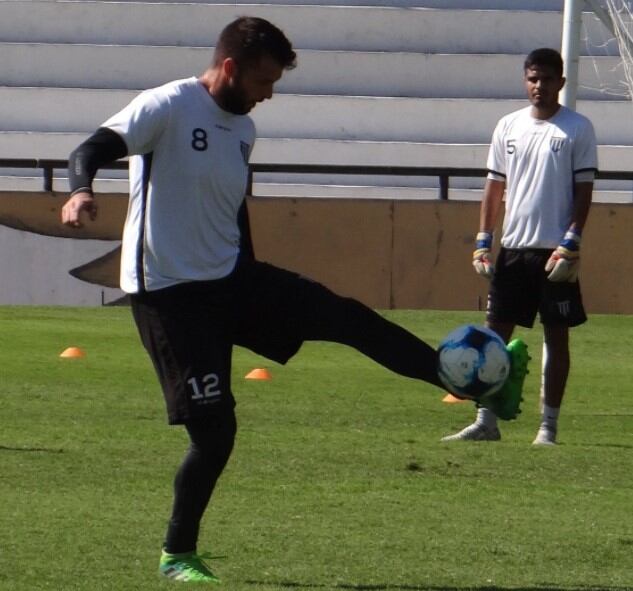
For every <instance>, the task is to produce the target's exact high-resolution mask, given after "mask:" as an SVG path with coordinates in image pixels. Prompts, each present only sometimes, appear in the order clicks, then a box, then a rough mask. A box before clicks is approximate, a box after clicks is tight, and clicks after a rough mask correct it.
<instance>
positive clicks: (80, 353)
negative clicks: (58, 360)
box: [59, 347, 86, 359]
mask: <svg viewBox="0 0 633 591" xmlns="http://www.w3.org/2000/svg"><path fill="white" fill-rule="evenodd" d="M59 356H60V357H65V358H67V359H73V358H74V359H76V358H78V357H85V356H86V353H85V352H84V350H83V349H80V348H79V347H68V349H64V350H63V351H62V352H61V353H60V355H59Z"/></svg>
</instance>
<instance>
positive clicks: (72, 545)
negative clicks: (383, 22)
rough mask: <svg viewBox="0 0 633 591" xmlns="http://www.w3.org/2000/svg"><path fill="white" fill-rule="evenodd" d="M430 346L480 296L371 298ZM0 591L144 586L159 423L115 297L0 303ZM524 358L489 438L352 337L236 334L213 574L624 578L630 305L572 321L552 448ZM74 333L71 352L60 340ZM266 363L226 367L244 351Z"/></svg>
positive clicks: (165, 468)
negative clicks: (279, 346)
mask: <svg viewBox="0 0 633 591" xmlns="http://www.w3.org/2000/svg"><path fill="white" fill-rule="evenodd" d="M387 315H388V316H389V317H390V318H392V319H394V320H395V321H397V322H399V323H401V324H403V325H405V326H406V327H407V328H409V329H410V330H411V331H413V332H415V333H416V334H418V335H420V336H422V337H423V338H425V339H426V340H428V341H429V342H430V343H431V344H434V345H436V344H437V343H438V342H439V340H440V339H441V337H442V336H444V334H446V333H447V332H448V331H449V330H450V329H452V328H454V327H455V326H457V325H459V324H462V323H464V322H481V320H482V315H481V314H478V313H448V312H422V311H415V312H408V311H401V312H389V313H387ZM0 329H1V330H0V353H1V355H0V363H1V366H0V367H1V369H0V372H1V374H0V375H1V376H2V379H1V380H0V387H1V392H0V404H1V411H0V413H1V414H0V590H2V591H37V590H40V589H51V590H56V591H60V590H61V591H67V590H68V591H72V590H86V591H88V590H89V591H101V590H116V591H124V590H125V591H127V590H140V591H143V590H150V589H151V590H157V589H158V590H160V589H168V588H173V587H174V585H175V586H176V588H177V587H178V585H177V584H173V583H169V582H166V581H162V580H160V579H159V578H158V576H157V574H156V571H157V563H158V556H159V551H160V546H161V542H162V536H163V534H164V530H165V525H166V521H167V518H168V514H169V509H170V503H171V487H172V478H173V474H174V472H175V469H176V467H177V466H178V463H179V462H180V459H181V457H182V454H183V452H184V450H185V448H186V445H187V439H186V436H185V434H184V433H183V431H182V429H180V428H177V427H167V426H166V422H165V417H164V411H163V403H162V397H161V394H160V392H159V390H158V387H157V382H156V379H155V377H154V374H153V370H152V368H151V365H150V363H149V360H148V359H147V357H146V355H145V353H144V351H143V350H142V349H141V346H140V344H139V341H138V338H137V336H136V333H135V329H134V326H133V324H132V320H131V316H130V313H129V310H127V309H125V308H101V309H66V308H64V309H62V308H23V307H5V308H0ZM518 334H519V336H521V337H523V338H524V339H525V340H526V341H527V342H528V344H529V346H530V351H531V354H532V356H533V360H532V372H531V373H530V375H529V376H528V379H527V386H526V402H525V406H524V412H523V414H522V415H521V417H520V419H519V420H518V421H513V422H511V423H509V424H505V425H502V428H503V440H502V441H501V442H500V443H493V444H491V443H478V444H460V443H457V444H444V443H440V442H439V439H440V437H441V436H443V435H445V434H447V433H449V432H452V431H453V430H455V429H457V428H460V427H462V426H464V425H465V424H466V423H467V422H468V421H469V420H470V419H471V417H472V416H473V408H472V405H471V404H470V403H467V404H458V405H446V404H443V403H442V401H441V400H442V397H443V395H444V393H443V392H441V391H438V390H435V389H433V388H432V387H430V386H428V385H426V384H423V383H419V382H416V381H414V380H410V379H406V378H402V377H399V376H395V375H393V374H390V373H389V372H388V371H386V370H384V369H383V368H381V367H380V366H377V365H374V364H372V363H371V362H370V361H369V360H367V359H365V358H364V357H362V356H361V355H360V354H358V353H356V352H355V351H353V350H351V349H348V348H345V347H342V346H338V345H333V344H327V343H318V344H317V343H310V344H307V345H306V346H304V348H303V349H302V351H301V352H300V353H299V355H298V356H297V357H296V358H295V359H293V360H292V361H291V362H290V363H289V364H288V365H287V366H285V367H281V366H278V365H275V364H270V363H267V362H266V361H265V360H263V359H262V358H260V357H257V356H255V355H254V354H252V353H249V352H248V351H244V350H241V349H237V350H236V352H235V358H234V391H235V393H236V397H237V399H238V407H237V412H238V420H239V433H238V439H237V444H236V448H235V451H234V454H233V457H232V459H231V461H230V463H229V466H228V468H227V469H226V471H225V473H224V475H223V476H222V478H221V480H220V483H219V485H218V488H217V491H216V494H215V495H214V498H213V502H212V505H211V507H210V508H209V510H208V511H207V514H206V517H205V520H204V524H203V529H202V532H201V540H200V550H206V549H209V550H210V551H211V552H212V553H214V554H215V555H218V556H220V558H218V559H217V560H214V561H212V562H213V565H214V569H215V570H216V571H217V573H218V574H219V575H220V576H221V577H222V579H223V581H224V584H223V586H222V587H221V588H223V589H227V590H228V589H230V590H231V591H270V590H289V591H302V590H305V591H312V590H315V591H321V590H323V591H327V590H349V589H351V590H358V591H365V590H372V591H373V590H403V591H424V590H428V591H445V590H460V591H466V590H472V589H477V590H479V591H502V590H509V589H517V590H524V591H537V590H556V591H558V590H577V591H588V590H590V589H601V590H605V591H623V590H631V589H633V511H632V504H631V499H632V498H633V470H632V468H633V460H632V456H633V454H632V450H633V438H632V435H633V411H632V410H631V408H632V407H631V396H630V393H631V384H632V383H633V364H631V351H632V349H633V347H632V345H633V317H629V316H594V317H592V318H591V319H590V322H589V323H588V324H587V325H585V326H583V327H580V328H578V329H576V330H575V331H574V332H573V337H572V347H573V353H574V355H573V369H572V375H571V378H570V382H569V386H568V397H567V399H566V402H565V406H564V408H563V412H562V414H561V419H560V442H561V444H560V445H559V446H557V447H556V448H554V449H542V448H537V449H535V448H532V447H531V445H530V442H531V441H532V439H533V437H534V434H535V432H536V429H537V426H538V414H537V391H538V380H539V365H540V356H541V355H540V353H541V347H540V338H541V335H540V331H539V330H538V329H535V330H533V331H522V332H520V333H518ZM68 346H79V347H82V348H84V349H85V351H86V353H87V355H86V357H85V358H83V359H76V360H68V359H60V358H59V353H60V352H61V351H62V350H63V349H65V348H66V347H68ZM262 366H265V367H268V368H269V369H270V370H271V372H272V374H273V380H272V381H270V382H259V381H250V380H244V379H243V376H244V375H245V374H246V373H247V372H248V371H249V370H250V369H252V368H254V367H262Z"/></svg>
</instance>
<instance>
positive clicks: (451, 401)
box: [442, 394, 468, 404]
mask: <svg viewBox="0 0 633 591" xmlns="http://www.w3.org/2000/svg"><path fill="white" fill-rule="evenodd" d="M442 402H446V403H447V404H455V403H457V402H468V400H465V399H464V398H457V396H453V395H452V394H447V395H446V396H444V398H442Z"/></svg>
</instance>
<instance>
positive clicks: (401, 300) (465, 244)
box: [249, 198, 633, 314]
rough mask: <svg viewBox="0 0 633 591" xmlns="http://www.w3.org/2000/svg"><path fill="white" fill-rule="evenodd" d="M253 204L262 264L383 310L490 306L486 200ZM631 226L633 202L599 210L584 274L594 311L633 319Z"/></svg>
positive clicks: (586, 242)
mask: <svg viewBox="0 0 633 591" xmlns="http://www.w3.org/2000/svg"><path fill="white" fill-rule="evenodd" d="M249 206H250V211H251V217H252V226H253V237H254V241H255V246H256V251H257V256H258V257H259V258H261V259H263V260H268V261H270V262H272V263H275V264H278V265H280V266H283V267H286V268H290V269H293V270H296V271H300V272H302V273H304V274H306V275H308V276H310V277H313V278H314V279H317V280H319V281H322V282H324V283H325V284H326V285H328V286H330V287H331V288H332V289H334V290H335V291H338V292H340V293H343V294H347V295H350V296H353V297H356V298H358V299H360V300H362V301H364V302H365V303H367V304H369V305H371V306H373V307H377V308H401V309H418V308H420V309H448V310H454V309H459V310H476V309H478V307H479V305H480V304H481V305H482V306H485V298H486V293H487V282H486V281H485V280H483V279H482V278H481V277H479V276H477V275H476V274H475V273H474V271H473V270H472V267H471V264H470V260H471V254H472V250H473V238H474V233H475V231H476V228H477V220H478V219H479V204H478V203H476V202H461V201H448V202H441V201H404V200H403V201H359V200H336V201H332V200H317V199H304V200H301V199H270V198H267V199H253V200H252V201H251V202H250V205H249ZM631 227H633V206H631V205H616V204H595V205H594V207H593V210H592V212H591V216H590V220H589V224H588V226H587V228H586V230H585V236H584V239H583V252H582V272H581V281H582V288H583V294H584V298H585V304H586V307H587V310H588V311H589V312H593V313H626V314H631V313H633V286H632V285H631V284H629V283H628V281H625V280H624V279H623V278H625V277H630V276H631V274H632V273H633V261H631V260H623V257H622V256H620V255H619V254H618V253H622V252H626V250H627V249H628V247H629V244H630V228H631ZM350 228H353V231H350ZM598 245H599V248H598Z"/></svg>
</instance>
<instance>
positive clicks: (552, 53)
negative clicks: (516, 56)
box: [523, 47, 563, 78]
mask: <svg viewBox="0 0 633 591" xmlns="http://www.w3.org/2000/svg"><path fill="white" fill-rule="evenodd" d="M534 66H545V67H549V68H552V69H553V70H554V71H555V72H556V73H557V74H558V76H559V78H562V77H563V58H562V57H561V55H560V53H558V51H556V50H555V49H550V48H549V47H541V48H540V49H535V50H534V51H531V52H530V53H529V55H528V56H527V57H526V58H525V63H524V64H523V71H524V72H526V71H527V70H529V69H530V68H533V67H534Z"/></svg>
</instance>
